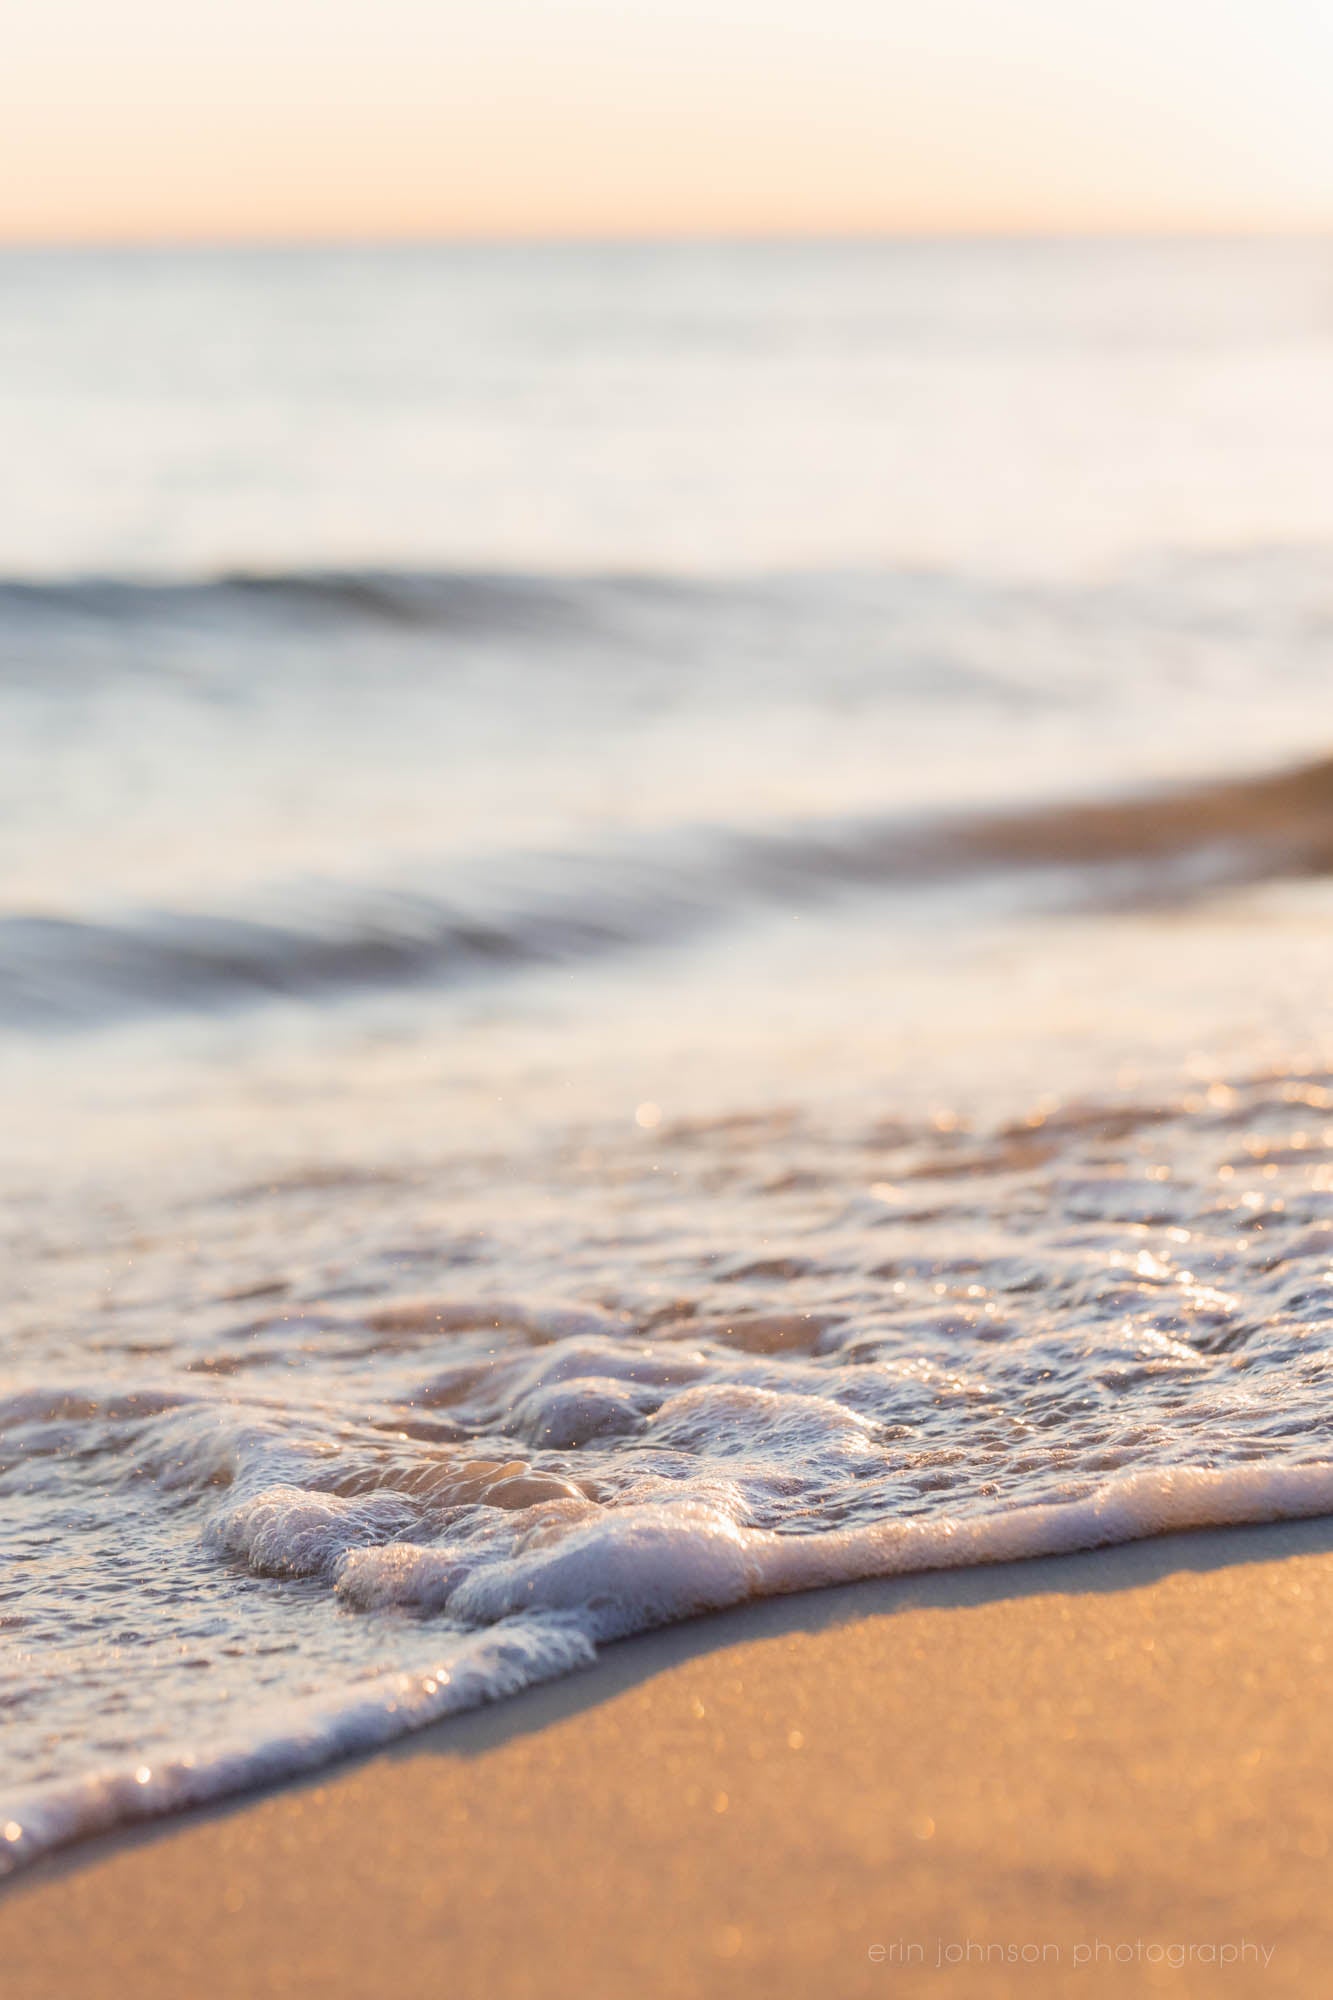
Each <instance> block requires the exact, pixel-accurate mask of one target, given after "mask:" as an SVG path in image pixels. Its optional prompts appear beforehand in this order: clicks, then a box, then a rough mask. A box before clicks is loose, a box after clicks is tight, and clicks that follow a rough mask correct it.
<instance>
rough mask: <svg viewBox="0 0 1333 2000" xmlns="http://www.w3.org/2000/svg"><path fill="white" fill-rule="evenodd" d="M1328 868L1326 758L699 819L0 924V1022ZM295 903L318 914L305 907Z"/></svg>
mask: <svg viewBox="0 0 1333 2000" xmlns="http://www.w3.org/2000/svg"><path fill="white" fill-rule="evenodd" d="M1329 872H1333V759H1323V760H1320V761H1319V762H1316V763H1311V764H1307V765H1304V766H1301V767H1298V768H1296V769H1294V770H1289V771H1285V772H1280V773H1277V774H1274V775H1264V776H1259V777H1252V778H1246V779H1236V780H1231V781H1225V782H1215V783H1211V784H1206V785H1198V786H1193V787H1189V788H1176V789H1172V790H1169V791H1164V792H1158V793H1155V794H1149V795H1142V796H1140V795H1132V796H1129V797H1126V798H1120V799H1112V800H1107V801H1101V802H1094V803H1077V804H1066V805H1058V806H1043V807H1039V808H1027V809H1021V810H1010V811H1004V812H990V813H984V814H976V815H954V816H950V817H944V818H940V819H936V820H933V821H927V822H921V821H915V822H907V821H905V820H904V819H903V818H902V816H883V817H878V818H870V819H860V820H854V821H848V820H839V821H831V822H830V821H823V822H816V823H805V824H802V825H801V826H800V827H798V828H794V829H779V830H776V831H765V832H753V833H734V832H722V831H719V832H713V833H707V834H703V833H701V834H696V835H694V836H692V837H690V838H688V839H684V838H682V839H678V840H677V841H676V842H675V843H674V845H673V849H672V851H671V853H670V854H666V855H664V854H661V853H657V854H653V853H647V852H646V853H644V854H642V855H640V856H639V857H637V858H635V857H632V856H631V857H627V856H626V855H625V854H623V853H621V852H608V853H605V854H600V855H599V854H591V855H576V856H566V857H561V856H552V855H545V856H533V857H530V858H529V860H528V861H527V862H526V863H523V864H520V865H519V866H518V868H517V879H515V874H516V871H515V869H514V868H512V867H511V869H510V870H509V871H508V873H509V880H508V883H507V885H506V886H505V887H504V888H502V889H500V890H492V891H490V892H489V893H488V894H487V895H486V896H485V897H483V898H482V899H481V900H480V901H478V899H477V897H476V895H475V894H473V895H471V896H469V897H466V898H450V897H447V896H444V895H434V894H423V893H416V892H404V891H401V890H396V889H392V888H386V889H383V890H381V891H380V892H378V893H377V894H372V895H366V894H364V893H363V894H360V895H358V896H357V897H356V899H355V900H354V901H353V902H351V903H348V904H347V905H346V906H345V907H343V908H341V909H340V908H338V907H337V899H336V897H334V898H333V899H332V903H331V898H330V895H329V893H328V892H327V891H322V892H320V893H318V894H311V895H307V896H305V897H304V898H302V899H300V902H299V904H297V902H296V899H294V898H293V897H291V896H290V895H289V896H287V897H285V898H282V897H276V896H273V895H269V896H267V897H265V898H263V899H261V900H262V903H263V906H264V907H265V908H266V909H272V908H277V909H279V910H280V911H281V915H279V916H273V917H270V916H256V915H253V914H240V915H237V914H231V913H222V914H219V913H211V912H202V911H179V910H159V911H151V910H150V911H147V912H142V913H136V914H130V915H127V916H124V917H118V918H115V919H97V920H93V919H88V918H81V917H75V916H61V915H49V914H48V915H35V914H19V913H14V914H10V915H8V916H4V917H0V1019H5V1020H8V1021H10V1022H18V1023H21V1024H24V1025H48V1026H59V1025H62V1024H63V1025H68V1024H71V1023H79V1022H87V1021H90V1020H100V1019H104V1018H106V1017H108V1016H121V1015H125V1014H136V1013H143V1012H158V1011H172V1010H198V1009H208V1008H215V1007H223V1006H233V1005H236V1004H243V1003H245V1002H255V1001H261V1000H264V999H271V998H274V997H278V996H292V997H305V998H317V997H319V996H321V995H326V994H329V993H331V992H336V991H338V990H340V989H370V988H393V987H401V986H407V985H412V984H419V983H422V982H426V981H432V982H448V981H453V980H459V979H478V978H483V977H492V978H494V977H497V976H502V975H504V974H507V973H512V972H515V971H519V970H522V969H524V968H527V967H532V966H535V965H542V964H548V965H549V964H556V963H561V964H563V963H571V962H578V961H581V960H586V959H591V958H594V957H601V956H604V955H605V954H607V953H609V952H613V951H616V950H623V949H628V948H633V947H639V946H645V945H652V944H663V943H667V942H670V941H676V940H680V939H683V938H687V937H689V936H692V935H695V934H697V933H699V932H700V931H703V930H705V929H708V928H710V927H716V926H718V925H719V924H721V923H723V922H725V921H727V920H728V919H736V918H738V917H743V916H744V915H746V914H748V913H753V912H757V911H762V910H764V909H774V908H783V907H805V906H810V905H812V904H819V903H821V902H828V901H830V900H832V899H833V898H835V897H838V896H846V895H848V894H851V893H860V894H863V895H864V894H869V893H875V892H881V893H883V892H889V891H918V892H920V891H924V890H929V889H938V888H940V887H942V886H947V885H965V884H968V883H978V882H981V881H983V880H987V879H989V880H991V881H1003V882H1005V883H1007V884H1008V885H1009V886H1010V888H1011V890H1012V892H1013V894H1014V895H1015V897H1016V898H1017V899H1018V903H1019V907H1023V906H1024V905H1025V904H1026V906H1028V907H1032V906H1033V905H1034V904H1035V905H1036V906H1038V907H1044V908H1051V907H1074V908H1084V909H1086V908H1098V907H1103V908H1104V907H1108V906H1114V907H1124V906H1147V905H1151V904H1157V903H1162V902H1163V901H1167V900H1178V899H1183V898H1188V897H1192V896H1197V895H1199V894H1202V893H1206V892H1208V891H1212V890H1217V889H1220V888H1225V887H1234V886H1237V885H1241V884H1247V883H1255V882H1260V881H1264V880H1269V879H1275V878H1294V877H1302V876H1312V875H1321V874H1327V873H1329ZM311 905H317V906H318V907H317V908H315V909H313V910H312V908H311Z"/></svg>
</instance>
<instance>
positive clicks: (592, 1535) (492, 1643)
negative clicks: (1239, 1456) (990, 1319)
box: [0, 1460, 1333, 1879]
mask: <svg viewBox="0 0 1333 2000" xmlns="http://www.w3.org/2000/svg"><path fill="white" fill-rule="evenodd" d="M264 1498H265V1499H266V1500H267V1501H268V1502H269V1504H268V1508H267V1512H266V1514H265V1526H266V1528H267V1529H268V1531H269V1533H270V1536H272V1534H273V1533H274V1532H276V1533H277V1534H278V1535H279V1536H281V1535H282V1534H283V1533H284V1531H285V1532H288V1533H290V1532H292V1529H291V1527H290V1525H289V1523H288V1522H287V1521H285V1520H283V1521H281V1522H278V1523H275V1520H274V1518H273V1517H274V1505H275V1502H274V1499H273V1497H272V1496H264ZM299 1498H300V1496H297V1495H295V1494H293V1495H282V1496H277V1501H278V1503H283V1502H285V1503H286V1505H287V1509H288V1512H289V1513H290V1514H291V1515H292V1516H293V1517H295V1516H296V1514H297V1511H298V1510H297V1508H296V1507H295V1506H294V1505H293V1504H292V1503H293V1502H295V1501H297V1500H299ZM1330 1512H1333V1465H1329V1464H1326V1463H1316V1464H1306V1465H1299V1464H1298V1465H1291V1464H1284V1463H1282V1462H1281V1461H1280V1460H1272V1461H1269V1462H1266V1463H1258V1464H1252V1465H1246V1466H1235V1467H1227V1468H1211V1467H1193V1466H1179V1467H1169V1468H1163V1469H1152V1470H1147V1471H1142V1472H1136V1473H1130V1474H1127V1475H1124V1476H1122V1477H1120V1478H1117V1479H1111V1480H1107V1481H1106V1482H1105V1483H1104V1484H1103V1485H1102V1486H1100V1487H1099V1488H1098V1489H1097V1491H1096V1492H1095V1493H1093V1494H1092V1495H1090V1496H1089V1497H1088V1498H1087V1499H1083V1500H1077V1501H1064V1502H1056V1503H1053V1504H1050V1505H1046V1506H1028V1507H1017V1508H1013V1509H1011V1510H1009V1511H1008V1512H1004V1513H998V1514H990V1515H982V1516H980V1517H977V1518H970V1519H966V1518H965V1519H956V1518H953V1517H951V1516H948V1515H946V1516H944V1517H943V1518H941V1519H938V1520H930V1521H916V1520H909V1521H901V1520H886V1521H876V1522H871V1523H866V1524H864V1525H859V1526H856V1527H851V1528H843V1529H833V1530H829V1531H825V1532H822V1533H813V1534H805V1535H794V1534H780V1533H771V1532H765V1531H763V1530H758V1529H753V1528H750V1529H746V1528H743V1527H740V1526H739V1525H738V1524H737V1523H736V1522H735V1521H734V1520H732V1519H731V1518H729V1516H728V1515H727V1514H726V1513H725V1512H723V1511H722V1510H719V1509H716V1508H708V1507H705V1506H699V1505H697V1504H689V1503H680V1502H677V1503H675V1504H659V1505H658V1506H657V1507H655V1508H654V1507H650V1506H639V1507H633V1508H627V1509H626V1510H625V1511H624V1513H623V1515H621V1516H620V1517H619V1518H617V1517H616V1516H615V1515H614V1514H612V1515H611V1517H610V1518H609V1519H608V1520H606V1521H598V1522H595V1523H593V1524H591V1525H589V1526H583V1527H578V1526H576V1527H575V1528H574V1530H573V1532H572V1533H569V1534H568V1535H567V1536H566V1537H565V1538H564V1539H563V1540H561V1541H556V1543H555V1546H554V1548H553V1549H552V1548H551V1547H549V1546H542V1545H541V1544H540V1540H539V1546H538V1549H537V1552H536V1553H535V1554H534V1555H532V1556H529V1557H528V1558H527V1559H526V1560H525V1559H524V1558H523V1557H522V1556H520V1557H518V1558H516V1559H514V1560H513V1561H511V1562H509V1563H508V1564H505V1563H500V1564H497V1565H496V1573H495V1574H494V1575H488V1576H487V1577H486V1579H485V1581H486V1583H487V1585H488V1586H489V1589H487V1590H483V1591H479V1592H477V1591H474V1593H473V1596H474V1598H475V1603H473V1604H472V1605H470V1606H469V1610H470V1611H471V1613H472V1615H473V1616H474V1617H475V1618H477V1619H478V1620H479V1621H481V1620H485V1621H486V1622H484V1623H480V1622H479V1623H478V1624H476V1625H473V1626H472V1627H471V1628H470V1629H464V1630H462V1631H460V1630H459V1629H458V1627H457V1625H456V1624H452V1623H451V1624H447V1625H445V1626H444V1627H443V1629H442V1630H441V1631H440V1633H439V1636H438V1638H437V1639H436V1641H435V1644H434V1647H433V1649H432V1650H433V1654H434V1657H433V1658H432V1659H431V1662H430V1665H429V1667H428V1668H426V1669H425V1670H419V1671H410V1670H409V1671H397V1672H385V1673H381V1674H380V1675H379V1676H377V1677H376V1678H374V1679H370V1680H365V1679H363V1680H361V1681H359V1682H354V1683H353V1684H352V1685H351V1686H350V1687H348V1688H346V1689H344V1690H342V1691H341V1692H340V1693H339V1694H337V1695H333V1696H326V1697H324V1698H323V1699H322V1700H320V1699H315V1700H307V1701H305V1702H297V1701H288V1702H285V1703H276V1702H275V1703H273V1704H272V1705H271V1708H270V1712H269V1713H264V1712H262V1711H261V1712H258V1713H256V1714H255V1715H254V1717H253V1720H252V1726H251V1732H250V1734H249V1736H248V1738H236V1739H234V1740H228V1741H224V1742H222V1743H221V1744H218V1745H216V1746H213V1745H210V1746H209V1747H207V1748H205V1749H202V1750H180V1749H172V1750H169V1751H168V1752H167V1753H166V1755H165V1756H155V1757H154V1759H153V1762H152V1763H151V1764H145V1763H141V1762H139V1761H138V1756H137V1753H136V1756H135V1760H134V1761H133V1762H131V1763H128V1764H126V1765H125V1766H124V1767H122V1768H119V1769H118V1768H115V1767H110V1768H102V1769H99V1770H95V1771H92V1772H90V1773H88V1774H87V1775H85V1776H82V1777H79V1778H74V1779H69V1780H64V1781H56V1782H52V1783H48V1784H45V1785H42V1786H38V1787H36V1788H34V1789H33V1790H32V1791H28V1792H19V1793H17V1794H15V1795H12V1796H10V1797H8V1798H6V1799H4V1800H3V1801H0V1814H2V1815H3V1821H4V1824H3V1834H4V1845H3V1846H0V1879H2V1878H4V1877H6V1876H12V1875H13V1874H15V1873H17V1872H18V1871H19V1870H20V1869H23V1868H26V1867H30V1866H31V1865H32V1864H33V1863H34V1862H35V1861H38V1860H40V1859H41V1858H42V1857H43V1856H44V1855H47V1854H50V1853H52V1852H53V1851H56V1850H58V1849H60V1848H62V1847H67V1846H70V1845H72V1844H73V1843H75V1842H77V1841H79V1840H86V1839H88V1838H89V1837H91V1836H92V1835H94V1834H98V1833H105V1832H108V1831H110V1830H112V1829H114V1828H117V1827H123V1826H128V1825H134V1824H137V1823H141V1822H143V1821H145V1820H152V1819H159V1818H162V1817H163V1816H165V1815H167V1814H169V1813H175V1812H181V1811H185V1810H188V1809H189V1808H191V1807H197V1806H202V1805H208V1804H211V1803H213V1802H214V1801H216V1800H219V1799H223V1798H228V1797H232V1796H234V1795H235V1794H237V1793H239V1792H244V1791H249V1790H253V1789H255V1788H256V1787H258V1786H261V1785H272V1784H277V1783H280V1782H282V1781H284V1780H288V1779H291V1778H294V1777H298V1776H301V1775H303V1774H305V1773H307V1772H310V1771H315V1770H319V1769H321V1768H322V1767H323V1766H325V1765H328V1764H331V1763H334V1762H337V1761H338V1760H340V1759H343V1758H347V1757H352V1756H357V1755H365V1754H366V1753H367V1752H370V1751H373V1750H378V1749H381V1748H383V1747H384V1746H385V1745H386V1744H389V1743H392V1742H394V1741H396V1740H398V1739H399V1738H401V1737H403V1736H406V1735H410V1734H411V1733H413V1732H414V1731H416V1730H419V1729H423V1728H425V1727H427V1726H428V1725H429V1724H431V1723H434V1722H441V1721H443V1720H445V1719H446V1718H447V1717H449V1716H454V1715H458V1714H462V1713H466V1711H468V1710H469V1709H474V1708H479V1707H481V1706H483V1705H484V1704H487V1703H491V1702H496V1701H501V1700H505V1699H507V1698H508V1697H510V1696H512V1695H515V1694H519V1693H521V1692H523V1691H524V1690H526V1689H528V1688H532V1687H536V1686H539V1685H540V1684H541V1683H542V1682H544V1681H550V1680H556V1679H559V1678H561V1677H562V1676H564V1675H566V1674H569V1673H574V1672H578V1671H579V1670H580V1669H582V1668H585V1667H588V1666H591V1665H592V1664H593V1663H594V1661H595V1660H596V1659H597V1657H598V1654H599V1652H600V1651H601V1649H602V1647H603V1646H605V1645H606V1644H608V1643H612V1642H614V1641H615V1640H617V1639H622V1638H629V1637H632V1636H634V1635H635V1634H637V1633H640V1632H644V1631H651V1630H654V1629H656V1628H659V1627H662V1626H665V1625H671V1624H676V1623H679V1622H680V1621H682V1620H685V1619H690V1618H697V1617H699V1616H701V1615H702V1614H705V1613H708V1612H713V1611H721V1610H726V1609H729V1608H731V1607H733V1606H736V1605H739V1604H744V1603H747V1602H750V1601H752V1600H754V1599H756V1598H763V1597H777V1596H790V1595H793V1594H795V1593H797V1592H800V1591H806V1590H818V1589H828V1588H830V1587H832V1586H834V1585H837V1584H849V1583H859V1582H865V1581H868V1580H869V1579H872V1578H877V1577H878V1578H885V1577H897V1576H913V1575H921V1574H923V1573H925V1572H929V1571H945V1570H959V1569H970V1568H978V1567H985V1566H987V1565H992V1564H1000V1563H1011V1562H1026V1561H1034V1560H1037V1559H1040V1558H1042V1557H1051V1556H1061V1555H1075V1554H1083V1553H1090V1552H1092V1551H1094V1550H1098V1549H1105V1548H1110V1547H1117V1546H1123V1545H1124V1544H1126V1543H1132V1542H1139V1541H1146V1540H1150V1539H1152V1538H1154V1537H1157V1536H1160V1535H1167V1534H1172V1533H1177V1534H1178V1533H1182V1532H1191V1531H1197V1530H1199V1529H1206V1528H1243V1527H1251V1526H1258V1525H1261V1524H1266V1523H1273V1522H1282V1521H1301V1520H1309V1519H1312V1518H1316V1517H1319V1516H1325V1515H1328V1514H1329V1513H1330ZM302 1528H306V1534H305V1538H304V1541H302V1540H301V1529H302ZM363 1532H364V1531H363ZM295 1534H296V1537H297V1544H296V1545H297V1546H298V1560H297V1562H296V1564H295V1566H290V1567H283V1566H281V1564H279V1565H278V1566H277V1567H274V1564H275V1561H276V1558H275V1557H274V1556H273V1554H272V1553H271V1552H270V1553H269V1554H268V1555H267V1556H266V1558H265V1561H266V1562H267V1563H268V1565H269V1567H267V1568H264V1567H263V1565H262V1564H261V1565H260V1573H261V1574H268V1575H280V1576H289V1575H292V1574H297V1575H307V1574H310V1573H311V1568H312V1566H311V1562H310V1556H309V1549H308V1543H309V1533H308V1527H307V1524H306V1523H305V1521H304V1520H302V1521H301V1522H300V1524H299V1525H298V1526H297V1528H296V1529H295ZM548 1539H549V1531H548ZM241 1554H242V1556H243V1558H244V1557H249V1558H250V1559H252V1560H253V1557H252V1553H251V1551H250V1549H249V1548H248V1547H247V1548H246V1549H244V1550H242V1551H241ZM405 1556H406V1557H408V1558H409V1560H407V1561H404V1560H403V1558H404V1557H405ZM458 1567H459V1565H458V1561H457V1558H456V1556H444V1555H442V1554H441V1553H438V1552H436V1551H434V1550H409V1549H405V1548H404V1547H403V1546H402V1545H394V1544H390V1545H388V1546H379V1547H376V1546H373V1545H371V1546H363V1547H355V1546H354V1547H352V1548H350V1549H347V1548H341V1549H339V1550H338V1552H337V1554H336V1556H333V1557H331V1558H330V1559H329V1561H328V1563H327V1564H326V1565H324V1566H323V1567H322V1568H316V1569H315V1571H314V1573H316V1574H321V1575H323V1574H324V1573H325V1572H327V1575H328V1576H330V1577H336V1578H337V1579H338V1580H339V1585H340V1589H341V1585H342V1584H344V1583H346V1581H347V1580H348V1579H349V1578H352V1579H355V1582H356V1586H357V1587H356V1588H355V1589H351V1590H346V1591H343V1592H342V1594H343V1595H344V1596H345V1598H346V1601H347V1602H349V1603H350V1604H351V1605H353V1606H354V1607H356V1608H358V1609H361V1610H363V1611H364V1610H368V1609H381V1608H390V1609H392V1608H399V1609H401V1608H404V1607H406V1608H407V1609H408V1610H409V1611H410V1612H412V1613H414V1614H416V1615H418V1616H420V1615H421V1614H422V1613H426V1614H427V1615H429V1614H430V1613H432V1612H434V1613H436V1614H438V1612H439V1610H440V1608H441V1606H442V1604H443V1603H444V1602H445V1601H447V1591H446V1586H445V1585H443V1584H442V1583H441V1582H440V1581H439V1579H440V1578H442V1577H444V1576H446V1575H447V1576H449V1577H450V1579H451V1580H452V1578H453V1576H454V1575H455V1574H456V1572H457V1570H458ZM432 1587H433V1588H432ZM459 1594H463V1593H459Z"/></svg>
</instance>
